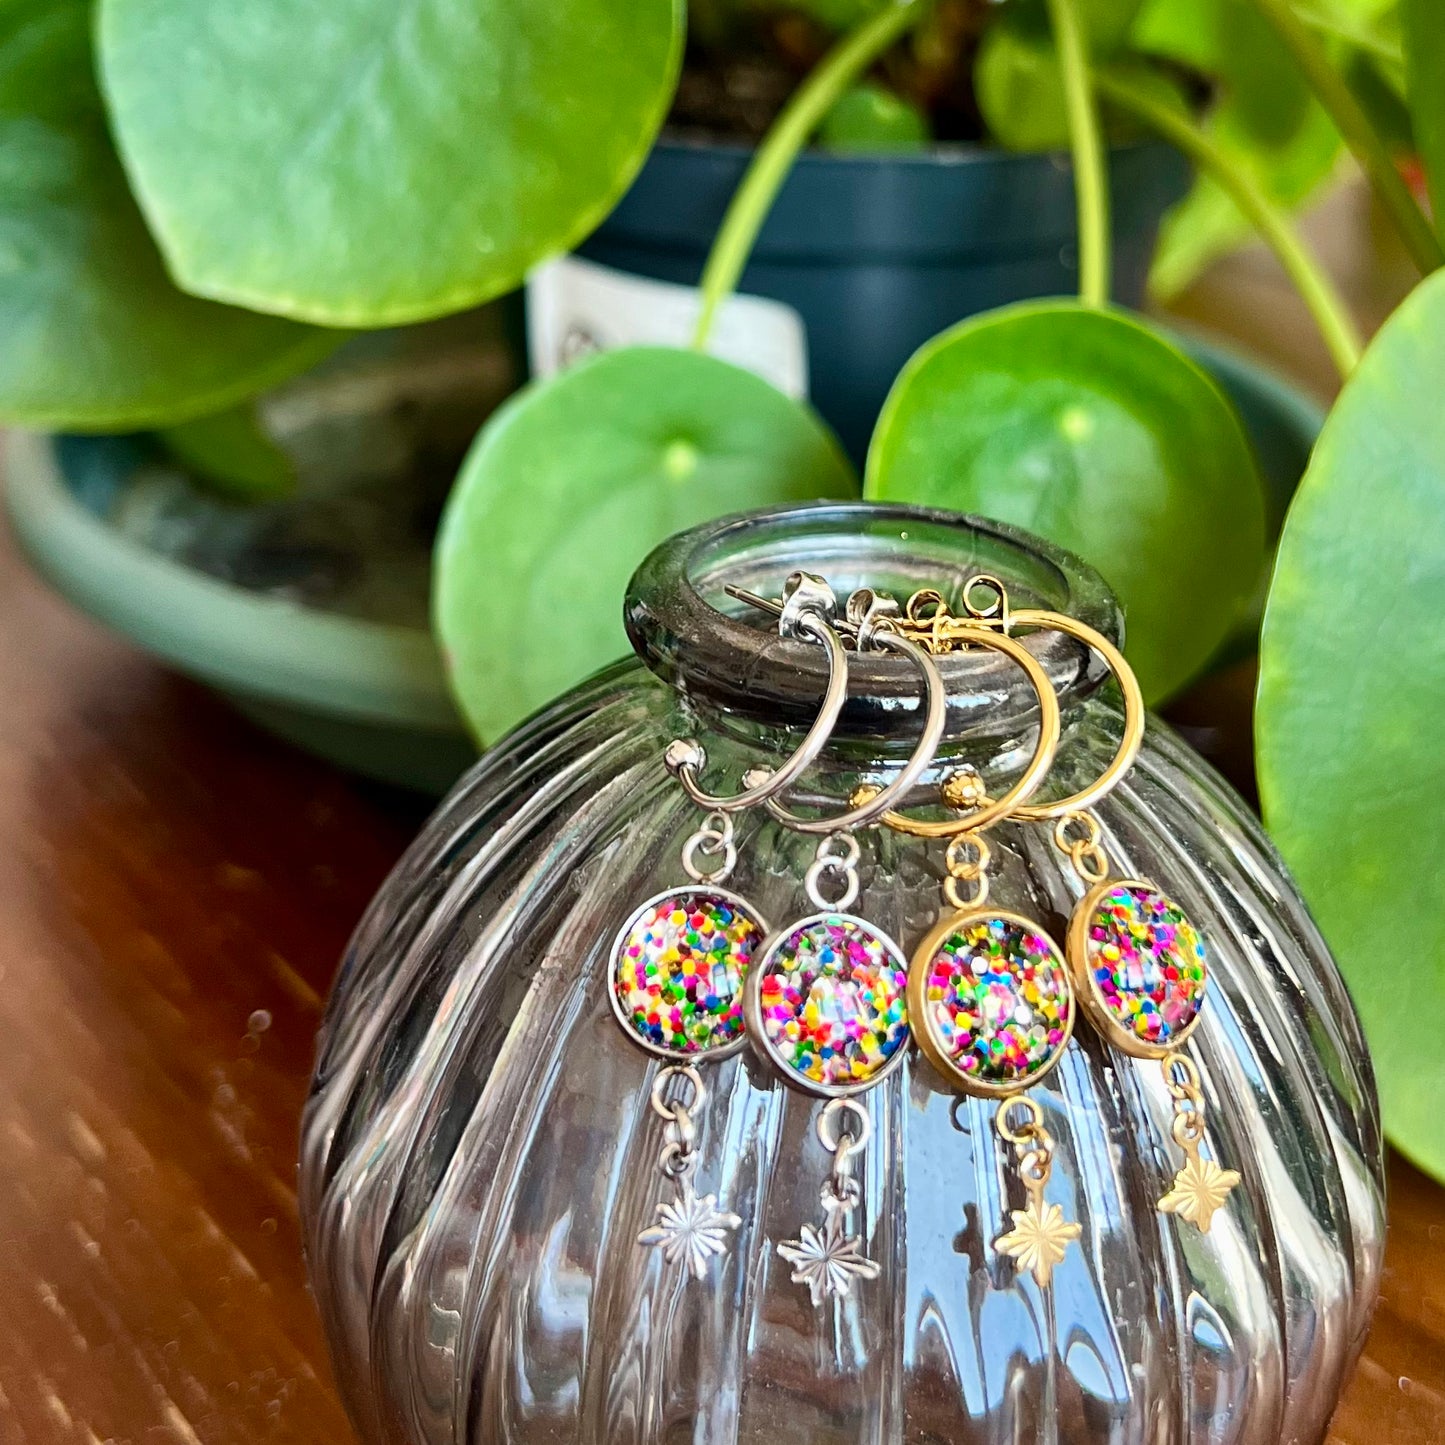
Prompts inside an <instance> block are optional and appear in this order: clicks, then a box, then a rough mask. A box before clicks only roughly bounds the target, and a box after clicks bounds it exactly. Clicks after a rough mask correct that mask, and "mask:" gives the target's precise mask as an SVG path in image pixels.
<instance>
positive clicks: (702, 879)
mask: <svg viewBox="0 0 1445 1445" xmlns="http://www.w3.org/2000/svg"><path fill="white" fill-rule="evenodd" d="M710 843H720V844H721V845H722V848H721V853H722V862H721V863H719V864H718V866H717V867H716V868H703V867H700V866H699V864H698V861H697V855H698V853H699V852H701V853H703V854H713V855H716V854H717V853H718V851H719V849H717V848H715V847H710V846H708V845H709V844H710ZM737 861H738V845H737V844H736V843H734V842H733V840H732V837H731V831H729V835H728V836H726V837H724V836H722V835H720V834H717V833H713V832H711V831H710V830H707V829H699V830H698V831H697V832H696V833H694V834H693V835H692V837H691V838H689V839H688V840H687V842H686V843H684V844H683V845H682V871H683V872H684V873H686V874H687V876H688V877H689V878H691V879H692V881H693V882H694V883H721V882H723V881H724V879H726V878H727V877H728V876H729V875H730V874H731V873H732V871H733V869H734V868H735V867H736V866H737Z"/></svg>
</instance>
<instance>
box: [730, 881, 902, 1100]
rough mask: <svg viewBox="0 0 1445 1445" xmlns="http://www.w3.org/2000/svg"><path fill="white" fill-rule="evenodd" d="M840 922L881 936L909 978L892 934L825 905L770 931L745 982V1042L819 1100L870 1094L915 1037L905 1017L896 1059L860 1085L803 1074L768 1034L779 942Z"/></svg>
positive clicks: (898, 1063) (787, 1079) (787, 1080)
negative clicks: (768, 1000)
mask: <svg viewBox="0 0 1445 1445" xmlns="http://www.w3.org/2000/svg"><path fill="white" fill-rule="evenodd" d="M833 920H836V921H839V922H842V923H850V924H853V925H854V926H855V927H857V928H860V929H862V930H864V931H865V932H867V933H870V934H872V935H873V937H875V938H877V939H878V940H879V941H880V942H882V944H883V945H884V947H885V948H886V949H887V950H888V954H889V956H890V958H892V960H893V962H894V965H895V967H896V968H897V969H898V971H899V972H900V973H901V974H903V975H904V976H905V978H906V977H907V974H908V960H907V959H906V958H905V957H904V956H903V950H902V949H901V948H899V946H898V945H897V943H895V942H894V941H893V939H892V938H890V937H889V936H888V934H886V933H884V931H883V930H882V929H881V928H879V927H878V926H877V925H876V924H873V923H869V921H868V920H867V919H866V918H860V917H859V916H858V915H857V914H856V913H848V912H846V911H845V910H842V909H837V908H825V909H822V910H820V911H819V912H817V913H807V914H804V915H803V916H802V917H801V918H795V919H793V920H791V921H790V922H788V923H787V924H785V925H784V926H783V927H782V928H779V929H778V930H777V931H776V932H774V933H772V934H770V935H769V936H768V938H767V939H766V940H765V941H764V943H763V947H762V950H761V952H760V953H759V954H758V956H757V957H756V958H755V959H754V961H753V966H752V967H751V968H750V969H749V970H748V976H747V980H746V982H745V983H744V984H743V1019H744V1024H745V1027H744V1030H743V1036H744V1039H745V1041H748V1042H751V1044H752V1046H753V1049H754V1051H755V1052H757V1053H758V1054H759V1055H760V1056H761V1057H762V1059H763V1060H764V1062H766V1063H768V1064H770V1065H771V1066H772V1068H773V1069H774V1070H775V1071H776V1072H777V1074H778V1075H779V1077H780V1078H782V1079H783V1081H784V1082H785V1083H787V1084H790V1085H791V1086H792V1087H794V1088H796V1089H800V1090H801V1091H802V1092H803V1093H805V1094H812V1095H813V1096H814V1097H815V1098H819V1099H847V1098H851V1097H853V1096H854V1095H855V1094H863V1093H866V1092H867V1091H868V1090H869V1089H872V1088H876V1087H877V1086H878V1085H879V1084H881V1083H882V1082H883V1081H884V1079H886V1078H887V1077H888V1076H889V1075H890V1074H892V1073H893V1072H894V1070H896V1069H898V1068H899V1067H901V1066H902V1063H903V1059H904V1056H905V1055H906V1054H907V1053H908V1045H909V1042H910V1039H911V1037H912V1030H911V1027H910V1025H909V1024H908V1022H907V1021H906V1019H905V1023H904V1033H903V1037H902V1039H900V1040H899V1043H898V1047H897V1049H895V1050H894V1052H893V1056H892V1058H890V1059H889V1060H888V1062H887V1063H886V1064H884V1065H883V1067H882V1068H881V1069H879V1070H878V1072H877V1073H876V1074H874V1075H873V1077H872V1078H870V1079H866V1080H863V1081H862V1082H860V1083H856V1084H820V1083H818V1081H817V1080H815V1079H809V1078H807V1077H806V1076H805V1075H803V1074H800V1073H799V1072H798V1071H797V1069H795V1068H794V1067H793V1066H792V1064H790V1063H789V1062H788V1061H787V1060H786V1059H784V1058H783V1056H782V1054H780V1053H779V1052H778V1050H777V1048H776V1047H775V1045H774V1044H773V1041H772V1040H771V1039H770V1038H769V1037H768V1031H767V1028H766V1026H765V1024H764V1021H763V1007H762V993H763V977H764V975H765V974H766V973H767V972H768V969H769V966H770V965H771V963H772V961H773V955H774V953H775V952H776V951H777V949H778V947H779V945H780V944H781V943H782V942H783V941H784V940H785V939H787V938H789V937H791V936H792V935H793V934H795V933H797V932H799V931H800V930H801V929H804V928H808V927H809V926H811V925H812V924H814V923H822V922H824V921H833ZM907 997H908V995H907V988H906V985H905V989H904V1007H905V1009H906V1007H907Z"/></svg>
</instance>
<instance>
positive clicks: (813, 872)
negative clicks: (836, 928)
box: [803, 857, 858, 913]
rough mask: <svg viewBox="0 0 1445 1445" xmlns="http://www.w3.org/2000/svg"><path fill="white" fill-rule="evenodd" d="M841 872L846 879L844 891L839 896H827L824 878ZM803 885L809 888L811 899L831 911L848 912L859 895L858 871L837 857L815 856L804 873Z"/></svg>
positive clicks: (818, 905) (820, 906)
mask: <svg viewBox="0 0 1445 1445" xmlns="http://www.w3.org/2000/svg"><path fill="white" fill-rule="evenodd" d="M839 874H841V875H842V877H843V879H844V887H843V891H842V893H840V894H839V895H838V897H837V898H827V897H825V896H824V894H823V891H822V882H823V879H824V878H825V877H827V876H829V875H832V876H837V875H839ZM803 886H804V887H805V888H806V890H807V893H808V898H809V900H810V901H811V902H812V903H814V904H815V905H816V906H817V907H819V908H821V909H824V910H825V911H826V912H829V913H846V912H847V911H848V909H850V908H851V907H852V906H853V904H854V902H855V900H856V899H857V897H858V875H857V873H855V872H854V871H853V869H852V868H850V867H848V866H847V865H846V864H844V863H843V862H841V861H840V860H839V859H837V858H832V857H821V858H815V859H814V860H813V863H812V865H811V866H810V867H809V869H808V871H807V873H806V874H804V875H803Z"/></svg>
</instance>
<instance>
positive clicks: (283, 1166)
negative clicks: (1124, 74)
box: [0, 304, 1445, 1445]
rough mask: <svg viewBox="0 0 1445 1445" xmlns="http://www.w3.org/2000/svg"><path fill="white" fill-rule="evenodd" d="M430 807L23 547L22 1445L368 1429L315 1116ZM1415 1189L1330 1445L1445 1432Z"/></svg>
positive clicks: (16, 1379)
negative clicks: (345, 1351) (161, 650)
mask: <svg viewBox="0 0 1445 1445" xmlns="http://www.w3.org/2000/svg"><path fill="white" fill-rule="evenodd" d="M1202 309H1203V310H1204V311H1205V312H1206V313H1207V315H1208V316H1209V319H1212V320H1215V321H1217V320H1218V319H1219V314H1220V308H1219V307H1217V306H1215V305H1212V304H1206V305H1204V306H1203V308H1202ZM1290 334H1291V333H1290V331H1289V328H1288V327H1284V328H1282V329H1277V331H1276V339H1277V340H1278V338H1279V337H1280V336H1286V337H1288V336H1289V335H1290ZM420 817H421V811H420V810H419V808H418V807H417V805H416V804H415V803H412V802H408V801H405V800H403V799H401V798H399V797H397V796H395V795H390V794H386V793H383V792H380V791H378V790H376V789H373V788H370V787H368V786H366V785H363V784H360V783H358V782H356V781H354V780H352V779H349V778H347V777H345V776H343V775H341V774H339V773H337V772H335V771H334V770H332V769H330V768H329V767H327V766H325V765H324V764H321V763H319V762H315V761H313V760H311V759H309V758H306V757H303V756H302V755H300V754H299V753H296V752H294V751H292V750H290V749H289V748H287V747H285V746H283V745H281V744H279V743H275V742H272V741H271V740H269V739H268V738H266V737H264V736H263V735H262V734H261V733H259V732H258V731H256V730H255V729H253V728H252V727H251V726H250V725H249V724H247V723H245V722H243V721H242V720H240V719H239V718H238V717H236V716H235V715H234V714H233V713H231V712H230V711H229V710H228V709H227V708H226V707H225V706H224V705H223V704H221V703H219V702H217V701H215V700H214V699H212V698H211V697H209V696H208V695H207V694H206V693H205V692H203V691H202V690H201V689H199V688H197V687H194V686H191V685H189V684H187V683H184V682H181V681H178V680H176V679H174V678H172V677H169V676H168V675H167V674H166V673H164V672H163V671H162V670H161V669H160V668H158V667H157V666H155V665H154V664H152V663H150V662H148V661H146V660H145V659H143V658H141V657H140V656H138V655H137V654H135V653H134V652H132V651H130V650H129V649H128V648H127V647H126V646H125V645H124V644H122V643H120V642H119V641H116V640H113V639H111V638H108V637H107V636H105V635H104V634H103V633H101V632H100V631H99V630H98V629H97V628H95V627H93V626H92V625H91V624H89V623H88V622H86V621H84V620H82V619H81V618H79V617H78V616H77V615H75V614H74V613H73V612H71V611H70V610H69V609H68V608H67V607H66V606H65V605H64V604H63V603H61V602H60V601H58V600H56V599H54V598H53V597H51V596H50V595H49V594H48V593H46V592H45V591H44V590H43V589H42V588H41V587H40V585H39V584H38V583H37V582H35V581H34V580H32V578H31V577H30V575H29V574H28V573H27V572H26V570H25V568H24V566H23V564H22V563H21V562H20V561H19V559H18V558H17V557H16V555H15V553H14V549H13V545H12V544H11V543H10V541H9V539H8V536H3V537H0V1028H3V1034H0V1164H3V1172H0V1445H51V1442H55V1445H62V1442H63V1445H71V1442H74V1445H167V1442H176V1445H255V1442H277V1445H286V1442H294V1445H302V1442H305V1445H322V1442H324V1445H346V1442H348V1441H350V1440H351V1438H352V1437H351V1435H350V1432H349V1429H348V1427H347V1424H346V1422H345V1417H344V1414H343V1412H342V1409H341V1407H340V1405H339V1403H338V1401H337V1399H336V1396H335V1393H334V1391H333V1388H332V1385H331V1382H330V1378H329V1373H328V1368H327V1363H326V1357H325V1350H324V1346H323V1342H322V1339H321V1334H320V1330H319V1327H318V1324H317V1320H316V1317H315V1313H314V1310H313V1308H312V1303H311V1300H310V1298H309V1296H308V1294H307V1291H306V1285H305V1277H304V1271H303V1267H302V1262H301V1256H300V1243H299V1234H298V1225H297V1218H296V1194H295V1165H294V1161H295V1155H296V1123H297V1117H298V1115H299V1112H300V1109H301V1105H302V1101H303V1099H304V1096H305V1091H306V1083H307V1076H308V1072H309V1069H310V1065H311V1050H312V1038H313V1035H314V1033H315V1030H316V1026H317V1023H318V1020H319V1018H320V1011H321V1007H322V1000H323V997H324V995H325V992H326V989H327V986H328V983H329V980H330V977H331V974H332V971H333V969H334V967H335V964H336V961H337V959H338V957H339V955H340V953H341V950H342V947H343V945H344V943H345V940H346V936H347V933H348V931H349V930H350V928H351V926H352V924H353V923H354V921H355V919H356V918H357V916H358V914H359V912H360V910H361V908H362V907H363V905H364V904H365V902H366V900H367V898H368V897H369V896H370V894H371V893H372V891H373V890H374V889H375V888H376V886H377V885H378V884H379V883H380V881H381V879H382V877H383V876H384V874H385V872H386V870H387V868H388V867H389V866H390V864H391V863H392V861H393V860H394V859H395V858H396V856H397V855H398V853H399V852H400V850H401V849H402V848H403V847H404V846H405V843H406V840H407V838H408V837H409V836H410V834H411V833H412V831H413V830H414V829H415V827H416V826H417V824H418V822H419V821H420ZM1390 1184H1391V1202H1390V1218H1391V1227H1390V1242H1389V1249H1388V1255H1387V1270H1386V1277H1385V1287H1384V1297H1383V1300H1382V1302H1381V1306H1380V1311H1379V1314H1378V1317H1377V1319H1376V1323H1375V1326H1374V1330H1373V1333H1372V1335H1371V1338H1370V1341H1369V1344H1368V1347H1367V1350H1366V1353H1365V1357H1364V1359H1363V1361H1362V1362H1361V1365H1360V1368H1359V1370H1358V1371H1357V1373H1356V1375H1355V1378H1354V1381H1353V1382H1352V1384H1351V1386H1350V1388H1349V1391H1348V1393H1347V1395H1346V1397H1345V1399H1344V1402H1343V1403H1342V1405H1341V1407H1340V1411H1339V1414H1338V1416H1337V1417H1336V1420H1335V1424H1334V1427H1333V1430H1332V1434H1331V1437H1330V1438H1331V1440H1332V1441H1333V1442H1334V1445H1436V1442H1445V1191H1442V1190H1441V1189H1440V1188H1438V1187H1437V1186H1435V1185H1434V1184H1432V1183H1430V1182H1429V1181H1427V1180H1426V1179H1424V1178H1423V1177H1422V1176H1420V1175H1419V1174H1417V1173H1416V1172H1415V1171H1414V1170H1413V1169H1411V1168H1410V1167H1409V1166H1408V1165H1406V1164H1404V1163H1402V1162H1400V1161H1398V1160H1396V1161H1393V1162H1392V1165H1391V1179H1390ZM1300 1445H1306V1442H1300Z"/></svg>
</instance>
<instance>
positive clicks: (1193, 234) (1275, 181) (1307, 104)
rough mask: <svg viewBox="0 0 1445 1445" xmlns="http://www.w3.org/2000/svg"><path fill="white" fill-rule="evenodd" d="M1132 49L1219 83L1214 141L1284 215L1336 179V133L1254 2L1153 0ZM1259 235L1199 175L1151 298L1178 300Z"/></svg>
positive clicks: (1154, 274)
mask: <svg viewBox="0 0 1445 1445" xmlns="http://www.w3.org/2000/svg"><path fill="white" fill-rule="evenodd" d="M1131 40H1132V43H1133V44H1134V45H1135V47H1137V48H1138V49H1139V50H1140V51H1142V52H1144V53H1146V54H1148V55H1152V56H1159V57H1161V58H1163V59H1166V60H1169V61H1174V62H1177V63H1179V64H1182V65H1187V66H1189V67H1191V68H1192V69H1195V70H1199V71H1202V72H1203V73H1204V74H1205V75H1208V76H1210V77H1211V78H1212V79H1213V80H1214V81H1215V82H1216V87H1215V91H1216V100H1215V103H1214V104H1213V106H1212V107H1211V108H1210V112H1209V114H1208V116H1207V117H1206V120H1205V125H1206V128H1207V129H1208V132H1209V135H1210V138H1211V139H1212V140H1213V141H1214V143H1215V145H1217V146H1218V147H1219V148H1220V149H1221V150H1222V151H1223V152H1224V153H1225V154H1226V155H1227V156H1228V157H1229V159H1230V161H1231V163H1232V164H1233V165H1234V166H1235V167H1237V168H1238V169H1240V170H1242V171H1244V172H1246V173H1247V174H1248V175H1249V176H1250V177H1251V178H1252V179H1253V180H1254V181H1255V182H1256V183H1257V184H1258V185H1259V186H1261V187H1262V188H1263V190H1264V191H1265V193H1266V194H1267V195H1268V196H1269V197H1270V198H1271V199H1272V200H1274V201H1276V202H1278V203H1279V204H1280V205H1281V206H1286V207H1290V208H1295V207H1299V206H1302V205H1304V204H1305V202H1306V201H1308V200H1309V199H1310V198H1311V197H1312V196H1314V195H1315V194H1316V193H1317V192H1318V191H1319V189H1320V188H1321V187H1322V186H1323V185H1324V184H1325V183H1326V182H1327V181H1328V180H1329V178H1330V177H1331V176H1332V175H1333V174H1334V173H1335V170H1336V167H1337V163H1338V161H1339V157H1340V152H1341V149H1342V143H1341V141H1340V135H1339V132H1338V131H1337V130H1336V129H1335V126H1334V123H1333V122H1332V121H1331V120H1330V118H1329V116H1328V115H1327V114H1326V113H1325V111H1324V108H1323V107H1322V106H1321V105H1320V104H1319V103H1318V102H1317V101H1316V100H1314V98H1313V96H1312V93H1311V91H1310V88H1309V85H1308V83H1307V82H1306V80H1305V78H1304V76H1303V74H1302V73H1301V72H1300V69H1299V66H1298V65H1296V64H1295V62H1294V59H1293V57H1292V56H1291V55H1290V53H1289V51H1288V50H1287V49H1286V48H1285V46H1284V43H1283V42H1282V41H1281V40H1280V38H1279V36H1278V35H1276V34H1275V32H1274V30H1273V28H1272V27H1271V26H1270V24H1269V22H1268V21H1267V20H1266V19H1265V18H1264V16H1263V15H1261V14H1260V12H1259V11H1258V9H1257V8H1256V7H1255V5H1254V4H1253V0H1146V3H1145V4H1144V6H1143V9H1142V10H1141V11H1140V13H1139V16H1138V19H1137V21H1136V23H1135V25H1134V30H1133V34H1132V36H1131ZM1253 235H1254V228H1253V227H1252V226H1251V224H1250V223H1249V221H1247V220H1246V219H1245V217H1244V215H1243V213H1242V212H1241V211H1240V210H1239V208H1238V207H1237V206H1236V205H1235V204H1234V202H1233V200H1231V199H1230V197H1229V196H1228V195H1227V194H1226V193H1225V192H1224V190H1223V189H1222V188H1221V187H1220V186H1219V184H1218V183H1217V182H1216V181H1214V180H1213V179H1212V178H1211V177H1210V176H1208V175H1200V176H1199V177H1198V179H1197V180H1196V181H1195V183H1194V187H1193V189H1192V190H1191V191H1190V193H1189V195H1187V196H1186V197H1185V198H1184V200H1183V201H1181V202H1180V203H1179V205H1178V206H1176V207H1175V208H1174V209H1173V210H1172V211H1171V212H1170V213H1169V215H1168V216H1167V217H1166V218H1165V221H1164V225H1163V227H1162V229H1161V230H1160V234H1159V245H1158V248H1157V250H1156V252H1155V256H1154V264H1153V268H1152V270H1151V272H1150V276H1149V287H1150V291H1151V292H1152V294H1154V295H1155V296H1159V297H1169V296H1174V295H1177V294H1178V293H1179V292H1180V291H1182V290H1183V289H1184V288H1185V286H1187V285H1188V284H1189V283H1190V282H1191V281H1193V280H1194V279H1195V278H1196V277H1197V276H1198V275H1199V274H1200V273H1201V272H1202V271H1203V270H1204V268H1205V267H1206V266H1207V265H1208V264H1209V263H1210V262H1211V261H1213V260H1215V259H1216V258H1217V257H1219V256H1221V255H1223V254H1225V253H1226V252H1228V251H1231V250H1233V249H1235V248H1236V247H1238V246H1240V245H1243V244H1244V242H1246V241H1247V240H1250V239H1251V238H1252V237H1253Z"/></svg>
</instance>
